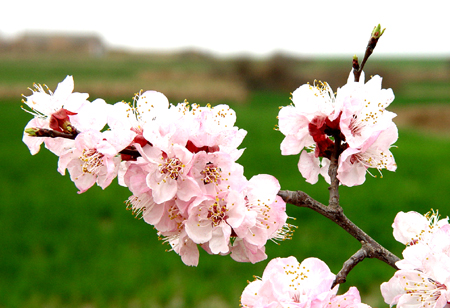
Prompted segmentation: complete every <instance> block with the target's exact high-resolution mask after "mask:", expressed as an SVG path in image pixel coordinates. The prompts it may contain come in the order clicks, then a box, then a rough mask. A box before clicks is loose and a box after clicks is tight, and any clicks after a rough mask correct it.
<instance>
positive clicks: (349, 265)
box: [331, 244, 368, 288]
mask: <svg viewBox="0 0 450 308" xmlns="http://www.w3.org/2000/svg"><path fill="white" fill-rule="evenodd" d="M367 257H368V253H367V246H366V245H364V244H363V246H362V247H361V249H359V250H358V251H357V252H356V253H355V254H354V255H353V256H351V257H350V259H348V260H347V261H345V262H344V265H343V266H342V269H341V270H340V271H339V273H338V274H337V275H336V278H335V279H334V282H333V285H332V286H331V288H334V287H335V286H336V285H337V284H341V283H344V282H346V281H347V275H348V273H350V271H351V270H352V269H353V268H354V267H355V266H356V265H357V264H358V263H359V262H361V261H362V260H364V259H365V258H367Z"/></svg>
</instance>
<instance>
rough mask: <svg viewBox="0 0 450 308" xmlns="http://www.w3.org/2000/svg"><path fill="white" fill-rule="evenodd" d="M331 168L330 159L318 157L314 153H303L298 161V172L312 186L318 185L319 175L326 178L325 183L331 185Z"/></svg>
mask: <svg viewBox="0 0 450 308" xmlns="http://www.w3.org/2000/svg"><path fill="white" fill-rule="evenodd" d="M329 166H330V160H329V159H328V158H325V157H321V158H319V157H316V155H315V154H314V152H307V151H302V154H300V160H299V161H298V170H299V171H300V173H301V174H302V176H303V177H304V178H305V179H306V182H308V183H310V184H315V183H317V181H318V180H319V174H321V175H322V176H323V177H324V178H325V181H327V182H328V183H330V176H329V175H328V168H329Z"/></svg>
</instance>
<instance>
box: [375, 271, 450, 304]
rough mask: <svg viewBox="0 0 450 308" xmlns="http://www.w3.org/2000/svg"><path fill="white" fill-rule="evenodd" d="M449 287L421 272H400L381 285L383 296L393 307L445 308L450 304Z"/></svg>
mask: <svg viewBox="0 0 450 308" xmlns="http://www.w3.org/2000/svg"><path fill="white" fill-rule="evenodd" d="M447 285H448V282H447ZM447 285H446V284H443V283H441V282H439V281H436V280H435V279H434V278H433V277H431V276H429V275H427V274H426V273H423V272H421V271H417V270H399V271H397V272H396V273H395V274H394V277H392V278H391V279H390V280H389V281H388V282H384V283H382V284H381V294H382V295H383V298H384V301H385V302H386V303H387V304H389V305H391V307H392V306H393V305H397V307H398V308H404V307H411V308H415V307H417V308H421V307H430V308H443V307H445V306H447V303H448V302H450V293H449V290H448V287H447Z"/></svg>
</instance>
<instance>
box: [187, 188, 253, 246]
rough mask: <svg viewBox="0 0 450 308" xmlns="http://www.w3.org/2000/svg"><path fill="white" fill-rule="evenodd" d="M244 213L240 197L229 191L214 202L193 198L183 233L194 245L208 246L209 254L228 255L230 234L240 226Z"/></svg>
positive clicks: (244, 209)
mask: <svg viewBox="0 0 450 308" xmlns="http://www.w3.org/2000/svg"><path fill="white" fill-rule="evenodd" d="M245 211H246V207H245V200H244V198H243V196H242V195H241V194H239V193H238V192H236V191H233V190H230V191H229V192H227V193H225V194H219V195H217V196H216V197H214V198H212V197H208V196H203V197H197V199H196V200H194V201H193V203H192V205H191V207H190V209H189V212H188V214H189V218H188V219H187V221H186V224H185V228H186V233H187V234H188V236H189V237H190V238H191V239H192V240H193V241H194V242H195V243H197V244H205V243H208V246H209V249H210V251H211V252H212V253H213V254H219V253H229V249H230V248H229V243H230V236H231V233H232V230H233V228H237V227H239V226H240V224H241V223H242V221H243V219H244V216H245Z"/></svg>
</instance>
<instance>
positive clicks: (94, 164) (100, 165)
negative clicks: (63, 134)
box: [58, 130, 132, 193]
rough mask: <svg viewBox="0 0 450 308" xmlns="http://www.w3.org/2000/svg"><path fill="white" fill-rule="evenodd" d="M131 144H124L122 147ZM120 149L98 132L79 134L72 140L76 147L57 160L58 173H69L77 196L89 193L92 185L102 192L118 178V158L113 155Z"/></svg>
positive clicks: (127, 141) (89, 131) (90, 131)
mask: <svg viewBox="0 0 450 308" xmlns="http://www.w3.org/2000/svg"><path fill="white" fill-rule="evenodd" d="M131 139H132V138H131ZM130 141H131V140H125V141H124V144H123V146H124V147H125V146H126V145H127V144H129V143H130ZM116 146H117V145H116ZM119 149H120V146H117V147H115V146H113V144H111V143H110V142H108V140H106V139H105V136H104V134H102V133H100V132H98V131H95V130H88V131H85V132H82V133H80V134H79V135H78V136H77V138H76V139H75V147H74V148H72V149H70V150H68V151H67V152H66V153H64V154H63V155H61V156H60V158H59V162H58V171H59V172H60V173H61V174H62V175H64V173H65V169H66V168H67V169H68V170H69V173H70V178H71V180H72V181H73V182H74V183H75V186H77V188H78V189H79V190H80V191H79V193H83V192H85V191H86V190H88V189H89V188H90V187H91V186H92V185H94V183H95V182H97V184H98V185H99V186H100V187H102V188H103V189H104V188H106V187H107V186H108V185H109V184H111V182H112V180H113V179H114V178H115V177H116V175H117V169H118V165H119V162H120V158H118V157H116V155H117V154H118V152H119V151H120V150H121V149H120V150H119Z"/></svg>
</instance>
